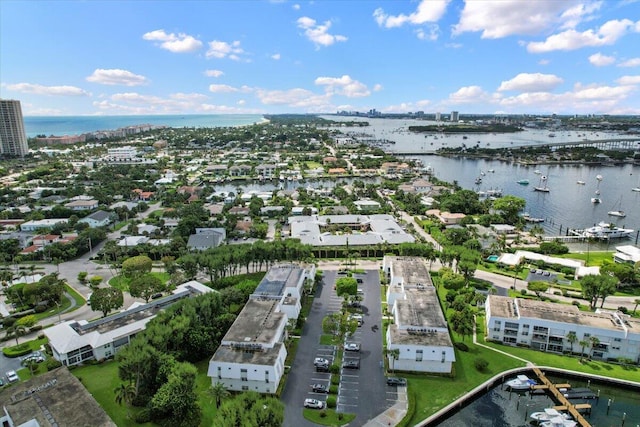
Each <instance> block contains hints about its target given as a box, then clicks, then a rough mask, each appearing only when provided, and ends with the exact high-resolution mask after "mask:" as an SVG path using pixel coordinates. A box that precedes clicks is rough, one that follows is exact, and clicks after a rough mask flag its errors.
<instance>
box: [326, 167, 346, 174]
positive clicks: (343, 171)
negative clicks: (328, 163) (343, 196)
mask: <svg viewBox="0 0 640 427" xmlns="http://www.w3.org/2000/svg"><path fill="white" fill-rule="evenodd" d="M327 173H328V174H329V175H345V174H346V173H347V170H346V169H345V168H329V171H328V172H327Z"/></svg>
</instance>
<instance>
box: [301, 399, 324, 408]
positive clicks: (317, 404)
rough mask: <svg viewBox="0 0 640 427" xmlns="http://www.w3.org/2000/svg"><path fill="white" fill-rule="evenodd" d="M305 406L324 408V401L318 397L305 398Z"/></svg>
mask: <svg viewBox="0 0 640 427" xmlns="http://www.w3.org/2000/svg"><path fill="white" fill-rule="evenodd" d="M304 407H305V408H312V409H322V408H324V402H323V401H322V400H318V399H305V400H304Z"/></svg>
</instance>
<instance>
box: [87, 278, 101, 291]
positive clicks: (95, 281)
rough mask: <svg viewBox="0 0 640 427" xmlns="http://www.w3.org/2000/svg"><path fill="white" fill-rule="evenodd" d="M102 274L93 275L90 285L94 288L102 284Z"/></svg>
mask: <svg viewBox="0 0 640 427" xmlns="http://www.w3.org/2000/svg"><path fill="white" fill-rule="evenodd" d="M102 280H103V279H102V276H91V278H90V279H89V286H90V287H91V288H92V289H96V288H98V287H99V286H100V283H102Z"/></svg>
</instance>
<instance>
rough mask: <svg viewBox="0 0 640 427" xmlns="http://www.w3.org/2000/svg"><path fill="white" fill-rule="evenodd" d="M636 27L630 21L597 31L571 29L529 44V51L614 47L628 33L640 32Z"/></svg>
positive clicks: (607, 23) (613, 24)
mask: <svg viewBox="0 0 640 427" xmlns="http://www.w3.org/2000/svg"><path fill="white" fill-rule="evenodd" d="M639 22H640V21H639ZM635 27H636V24H634V22H633V21H631V20H629V19H623V20H621V21H620V20H612V21H607V22H605V23H604V24H603V25H602V26H601V27H600V28H599V29H598V30H597V31H594V30H586V31H583V32H578V31H576V30H573V29H571V30H567V31H563V32H561V33H558V34H554V35H552V36H549V37H547V39H546V40H545V41H543V42H531V43H528V44H527V51H529V52H531V53H544V52H551V51H555V50H575V49H580V48H583V47H588V46H592V47H594V46H606V45H612V44H614V43H615V42H616V41H617V40H618V39H619V38H620V37H622V36H624V35H625V34H626V33H627V32H629V31H639V29H637V28H635Z"/></svg>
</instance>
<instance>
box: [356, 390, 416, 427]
mask: <svg viewBox="0 0 640 427" xmlns="http://www.w3.org/2000/svg"><path fill="white" fill-rule="evenodd" d="M408 406H409V400H408V399H407V387H406V386H405V387H398V397H397V400H396V403H395V404H394V405H393V406H392V407H391V408H389V409H387V410H386V411H384V412H383V413H381V414H380V415H378V416H377V417H375V418H374V419H372V420H369V421H367V423H366V424H365V425H364V426H365V427H383V426H384V427H387V426H396V425H398V424H399V423H400V421H402V419H403V418H404V416H405V415H406V414H407V407H408Z"/></svg>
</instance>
